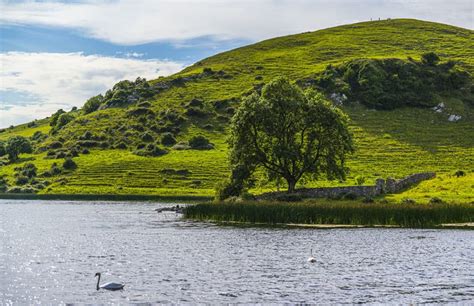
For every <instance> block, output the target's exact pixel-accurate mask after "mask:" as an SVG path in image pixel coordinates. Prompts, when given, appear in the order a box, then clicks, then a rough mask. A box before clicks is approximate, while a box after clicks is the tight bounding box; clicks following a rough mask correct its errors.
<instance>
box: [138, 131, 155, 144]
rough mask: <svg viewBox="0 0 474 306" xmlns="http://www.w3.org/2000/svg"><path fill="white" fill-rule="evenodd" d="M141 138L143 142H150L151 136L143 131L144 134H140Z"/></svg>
mask: <svg viewBox="0 0 474 306" xmlns="http://www.w3.org/2000/svg"><path fill="white" fill-rule="evenodd" d="M141 139H142V141H144V142H152V141H153V136H151V135H150V134H149V133H148V132H145V134H143V135H142V137H141Z"/></svg>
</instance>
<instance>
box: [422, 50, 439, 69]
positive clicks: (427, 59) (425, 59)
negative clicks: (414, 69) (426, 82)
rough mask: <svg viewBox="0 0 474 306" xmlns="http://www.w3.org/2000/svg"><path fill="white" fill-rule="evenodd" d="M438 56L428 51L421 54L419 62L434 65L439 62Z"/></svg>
mask: <svg viewBox="0 0 474 306" xmlns="http://www.w3.org/2000/svg"><path fill="white" fill-rule="evenodd" d="M439 60H440V58H439V56H438V55H437V54H436V53H434V52H428V53H424V54H422V55H421V62H422V63H423V64H425V65H428V66H436V65H437V64H438V63H439Z"/></svg>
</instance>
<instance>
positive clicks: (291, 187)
mask: <svg viewBox="0 0 474 306" xmlns="http://www.w3.org/2000/svg"><path fill="white" fill-rule="evenodd" d="M286 182H287V183H288V193H294V192H295V190H296V180H295V179H294V178H292V177H290V178H286Z"/></svg>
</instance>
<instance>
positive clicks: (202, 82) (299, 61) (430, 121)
mask: <svg viewBox="0 0 474 306" xmlns="http://www.w3.org/2000/svg"><path fill="white" fill-rule="evenodd" d="M426 52H435V53H436V54H438V55H439V56H440V58H441V61H442V64H443V65H448V66H449V65H451V64H453V63H455V64H456V67H457V68H456V69H457V70H459V71H461V72H464V73H468V74H471V75H474V32H473V31H471V30H467V29H462V28H457V27H453V26H449V25H443V24H438V23H432V22H425V21H418V20H409V19H397V20H384V21H375V22H364V23H358V24H352V25H345V26H339V27H335V28H330V29H325V30H320V31H316V32H307V33H302V34H297V35H290V36H285V37H279V38H274V39H270V40H266V41H263V42H260V43H256V44H253V45H250V46H245V47H242V48H238V49H235V50H232V51H228V52H224V53H221V54H218V55H216V56H213V57H210V58H207V59H205V60H202V61H200V62H198V63H196V64H194V65H192V66H190V67H188V68H186V69H184V70H183V71H181V72H180V73H177V74H175V75H172V76H170V77H166V78H158V79H156V80H152V81H144V80H141V79H139V80H136V81H132V82H128V81H126V82H120V83H118V84H116V85H115V86H114V88H113V89H111V90H110V91H108V92H107V93H105V94H104V96H103V97H98V98H97V99H96V100H91V101H90V102H88V107H89V106H90V107H89V109H88V111H90V113H88V114H84V111H82V110H76V111H72V112H70V113H68V114H67V116H66V115H64V116H63V117H64V118H63V119H61V120H63V123H62V124H61V125H59V126H58V125H57V126H56V127H55V128H54V131H50V120H41V121H38V122H36V123H30V124H28V125H27V124H25V125H20V126H17V127H14V128H11V129H6V130H5V131H3V132H2V133H0V140H6V139H8V138H9V137H11V136H13V135H23V136H27V137H34V139H36V144H35V148H36V151H35V154H23V155H21V159H20V160H19V161H18V162H17V163H15V164H10V165H5V166H2V167H1V168H0V175H5V180H6V181H7V183H8V185H9V186H10V188H11V186H13V185H14V184H15V173H18V172H19V171H20V170H15V168H18V167H20V166H21V165H22V164H24V163H26V162H31V163H34V164H35V165H36V167H37V168H38V171H37V172H38V174H41V173H44V172H45V171H48V170H50V167H51V165H52V164H53V163H58V164H59V165H60V164H61V163H62V162H63V159H62V158H63V157H64V156H66V155H76V153H78V156H77V157H74V158H73V160H74V161H75V162H76V163H77V166H78V167H77V169H75V170H73V171H63V172H62V173H61V174H57V175H54V176H50V177H46V178H41V180H43V181H44V180H47V181H48V183H47V184H44V185H47V186H44V188H42V189H39V190H38V193H51V194H85V193H87V194H150V195H153V194H156V195H202V196H210V195H213V193H214V186H215V185H216V183H217V182H219V181H220V180H222V179H223V178H225V177H226V176H227V175H228V171H229V170H228V168H229V166H228V162H227V146H226V143H225V139H226V134H227V133H226V128H227V125H228V122H229V119H230V118H231V116H232V114H233V111H234V110H235V108H236V107H237V106H238V103H239V100H240V98H241V97H242V95H245V94H248V93H249V92H251V91H252V90H254V89H259V88H261V86H262V84H264V83H265V82H268V81H270V80H271V79H272V78H274V77H277V76H286V77H288V78H290V79H291V80H293V81H295V82H297V83H298V82H299V83H302V84H303V83H308V80H310V81H311V80H317V79H318V78H320V76H321V74H322V73H323V72H324V71H325V70H327V67H328V65H331V67H342V66H343V65H347V64H348V63H349V64H350V63H352V62H354V61H360V59H374V60H379V59H393V58H397V59H401V60H403V61H404V62H406V63H410V62H412V63H416V62H417V61H419V59H420V56H421V55H422V54H423V53H426ZM450 63H451V64H450ZM449 67H451V66H449ZM449 67H448V68H449ZM448 77H450V76H448ZM309 84H311V82H309ZM309 86H310V85H309ZM461 87H462V88H461ZM461 87H460V88H455V89H453V88H454V87H453V88H451V89H443V90H440V91H439V92H435V93H433V94H432V96H430V98H429V99H430V101H426V103H425V104H426V105H425V106H427V107H410V106H406V105H405V104H404V103H401V105H400V106H399V107H396V108H394V109H392V110H379V109H377V108H368V107H366V106H364V105H366V104H364V103H358V102H357V101H350V100H351V99H349V100H347V101H345V102H343V103H342V106H341V107H342V108H343V110H344V111H345V112H346V113H347V114H348V115H349V117H350V118H351V120H352V121H351V130H352V132H353V133H354V136H355V142H356V146H357V151H356V153H355V154H354V155H353V156H352V157H351V158H350V161H349V163H348V166H349V167H350V169H351V172H350V175H349V177H348V179H347V181H346V182H328V181H320V182H302V184H303V185H304V186H315V185H318V186H325V185H345V184H354V183H355V178H356V177H364V178H365V184H372V183H373V182H374V181H375V179H376V178H378V177H394V178H401V177H403V176H405V175H408V174H411V173H415V172H422V171H436V172H437V173H438V178H437V179H435V180H433V181H429V182H425V183H422V184H420V185H419V186H417V187H416V188H414V189H412V190H409V191H407V192H406V193H405V194H399V195H392V196H389V198H395V199H401V198H403V197H405V196H409V197H411V198H415V199H417V200H420V201H422V202H423V201H427V200H428V199H429V197H432V196H437V197H440V198H442V199H444V200H449V201H462V202H471V201H474V197H473V194H474V173H473V171H474V169H473V168H472V165H473V164H474V124H473V122H474V108H473V105H474V104H473V91H472V87H471V88H467V87H466V86H464V85H463V86H461ZM468 87H469V86H468ZM434 88H437V87H434ZM326 93H327V94H328V95H330V93H331V92H330V91H327V92H326ZM336 94H338V95H340V93H336ZM427 99H428V98H427ZM359 102H360V101H359ZM402 102H403V101H402ZM440 103H443V104H442V105H443V106H444V107H441V108H440V109H439V110H438V112H437V111H435V110H433V109H432V108H431V107H428V106H433V105H438V104H440ZM96 107H99V109H98V110H95V108H96ZM451 115H457V116H461V119H460V120H458V121H456V122H454V121H453V122H452V121H449V120H448V118H449V117H450V116H451ZM35 133H36V134H35ZM40 133H41V134H40ZM167 133H168V135H169V134H171V135H173V137H174V138H176V141H177V142H178V144H177V145H175V146H174V147H173V146H165V145H163V144H161V138H162V137H163V135H165V134H167ZM33 135H35V136H33ZM196 135H203V136H205V137H206V138H208V139H209V140H210V142H211V143H212V144H213V149H208V150H204V149H189V147H188V144H187V142H188V141H189V140H190V139H191V138H192V137H193V136H196ZM173 137H171V138H173ZM163 150H166V151H167V153H166V154H164V155H163V153H164V151H163ZM87 151H89V154H86V153H87ZM457 170H463V171H464V172H465V173H466V175H465V176H463V177H461V178H456V177H454V176H453V174H454V172H455V171H457ZM21 188H24V189H25V190H23V191H26V189H27V188H26V187H25V186H23V187H21ZM21 188H20V189H21ZM272 189H275V186H273V185H272V184H269V183H267V182H265V180H264V179H263V178H262V177H259V180H258V181H257V183H256V187H255V190H252V192H256V193H258V192H262V191H268V190H272ZM20 191H21V190H20Z"/></svg>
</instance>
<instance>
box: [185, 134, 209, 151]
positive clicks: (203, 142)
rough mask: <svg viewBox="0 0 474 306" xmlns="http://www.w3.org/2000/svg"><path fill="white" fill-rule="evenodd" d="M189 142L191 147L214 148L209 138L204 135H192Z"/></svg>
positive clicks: (199, 148) (200, 148)
mask: <svg viewBox="0 0 474 306" xmlns="http://www.w3.org/2000/svg"><path fill="white" fill-rule="evenodd" d="M188 143H189V146H190V147H191V149H198V150H209V149H212V148H214V146H213V145H212V144H211V143H210V142H209V139H207V138H206V137H204V136H202V135H198V136H194V137H192V138H191V139H190V140H189V142H188Z"/></svg>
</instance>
